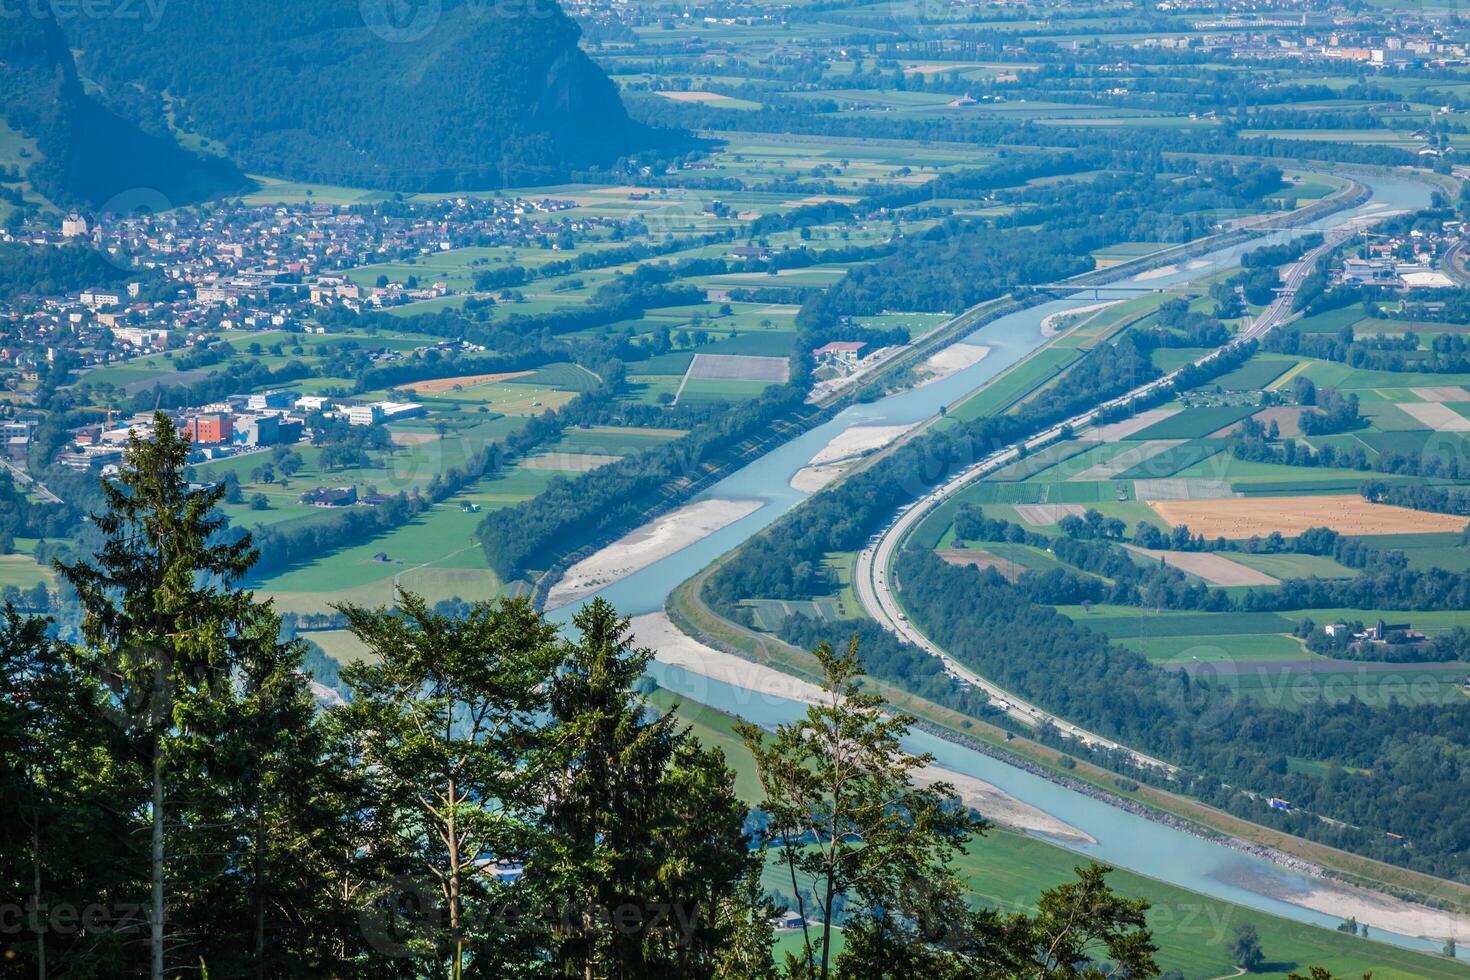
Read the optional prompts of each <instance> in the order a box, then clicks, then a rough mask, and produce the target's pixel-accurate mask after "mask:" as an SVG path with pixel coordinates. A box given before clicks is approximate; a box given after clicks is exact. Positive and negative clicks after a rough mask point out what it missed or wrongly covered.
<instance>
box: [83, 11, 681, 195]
mask: <svg viewBox="0 0 1470 980" xmlns="http://www.w3.org/2000/svg"><path fill="white" fill-rule="evenodd" d="M516 6H517V7H518V8H524V10H522V11H521V13H522V14H523V15H522V16H498V15H497V14H498V12H499V11H498V8H494V7H493V5H492V6H482V5H480V4H476V3H473V2H467V0H446V2H443V3H435V4H434V5H433V6H432V7H429V6H425V7H424V8H422V9H415V10H414V11H412V12H411V13H412V16H405V17H399V18H395V17H394V16H393V14H392V11H391V10H389V9H388V8H386V7H384V8H379V7H374V6H371V5H370V6H369V7H367V8H365V9H364V10H362V11H361V12H360V11H359V4H358V3H356V2H352V0H330V2H322V3H313V4H308V5H302V4H299V3H291V2H289V0H268V2H254V3H246V2H242V0H228V2H216V3H205V2H200V0H194V2H189V3H184V4H180V5H177V6H173V7H171V8H170V10H169V15H168V16H166V17H162V18H159V20H158V23H157V24H156V25H155V26H154V29H153V30H152V31H147V32H145V31H139V30H138V28H137V25H136V24H134V23H132V22H130V21H126V20H122V19H119V18H111V17H97V18H74V19H73V20H71V21H70V22H69V23H68V30H70V31H71V32H72V35H73V36H71V37H70V38H69V39H68V40H69V41H70V42H71V45H72V47H75V48H79V49H81V50H82V51H83V54H82V56H81V57H82V62H83V63H82V68H83V69H84V71H85V72H86V73H87V75H88V76H89V77H91V78H93V79H96V80H98V81H99V82H101V83H102V86H103V88H104V89H105V91H106V93H107V97H108V98H109V99H111V105H112V108H113V109H114V110H115V111H117V112H119V113H120V114H122V115H124V116H127V117H128V118H131V119H133V120H136V121H137V122H139V123H140V124H142V125H143V126H145V127H152V128H155V129H159V130H163V129H164V128H165V122H166V119H167V117H168V114H170V113H173V114H175V115H176V116H177V117H178V123H179V125H180V128H183V129H185V130H187V131H190V132H193V133H197V134H199V135H201V136H204V137H207V138H208V139H209V140H211V141H213V142H214V143H216V144H217V145H218V146H220V147H221V148H223V149H225V150H226V151H227V152H228V153H229V154H230V155H231V157H232V158H233V159H234V160H235V161H236V162H237V163H238V164H239V165H241V166H242V167H244V168H246V169H248V170H250V171H251V172H255V173H270V174H274V175H278V176H283V177H289V178H292V179H296V180H309V181H317V182H323V183H331V184H342V185H349V186H358V187H387V188H395V189H411V190H415V191H430V190H455V189H474V188H479V189H484V188H491V187H507V186H516V185H525V184H536V183H554V182H555V181H556V179H558V178H565V177H566V176H567V175H568V174H569V173H571V172H572V171H574V170H579V169H585V168H589V167H594V166H604V165H610V164H613V163H614V162H615V161H616V160H617V159H618V158H619V157H621V156H624V155H627V154H633V153H637V152H638V151H642V150H648V149H650V148H652V147H656V146H658V145H660V144H661V143H663V142H666V141H667V140H668V139H669V137H670V135H671V134H667V133H663V132H660V131H657V130H655V129H654V128H652V127H646V126H643V125H641V124H638V123H635V122H633V121H631V120H630V119H629V118H628V115H627V113H626V112H625V111H624V109H623V106H622V103H621V101H620V100H619V98H618V93H617V90H616V88H615V87H614V85H613V84H612V82H611V81H609V80H608V78H607V76H606V75H604V74H603V73H602V70H601V69H600V68H598V67H597V66H596V65H595V64H593V62H592V61H591V59H590V58H588V57H587V55H586V54H584V53H583V52H582V51H581V50H580V49H579V48H578V47H577V36H578V30H577V27H576V25H575V24H573V23H572V21H571V20H570V19H568V18H567V16H566V15H565V14H564V13H563V12H562V10H561V8H560V7H559V6H557V4H556V3H555V0H534V2H529V3H524V4H517V5H516ZM308 65H309V66H311V68H310V70H309V71H303V70H302V69H303V66H308Z"/></svg>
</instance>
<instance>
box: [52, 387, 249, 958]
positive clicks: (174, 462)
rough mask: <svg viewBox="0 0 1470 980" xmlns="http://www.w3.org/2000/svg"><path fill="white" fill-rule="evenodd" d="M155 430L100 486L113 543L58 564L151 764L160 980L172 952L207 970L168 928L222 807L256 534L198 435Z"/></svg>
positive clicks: (195, 939) (118, 712) (89, 652)
mask: <svg viewBox="0 0 1470 980" xmlns="http://www.w3.org/2000/svg"><path fill="white" fill-rule="evenodd" d="M153 428H154V431H153V437H152V438H151V439H144V438H141V437H140V436H139V435H138V433H137V432H134V433H133V434H132V435H131V436H130V437H129V440H128V444H127V447H126V449H125V451H124V462H123V467H122V470H121V472H120V474H119V475H118V477H117V478H116V481H115V482H111V481H104V482H103V484H102V493H103V501H104V510H103V511H102V512H101V513H98V514H94V515H92V521H93V524H94V525H95V527H96V528H97V530H98V531H99V532H100V533H101V534H102V536H103V539H104V540H103V544H102V547H101V548H100V549H99V550H98V552H97V554H96V555H95V556H94V558H93V559H92V560H91V561H90V562H82V561H78V562H75V563H71V564H66V563H58V566H57V567H58V569H59V571H60V572H61V574H62V576H63V577H64V578H65V580H66V581H67V582H69V583H70V584H71V586H72V587H73V588H74V589H75V590H76V593H77V599H78V601H79V602H80V603H81V607H82V610H83V621H82V636H83V640H84V644H83V647H82V649H81V651H80V652H79V653H80V658H81V660H82V661H83V662H84V663H85V664H86V666H87V669H88V670H89V671H90V672H91V673H92V675H93V676H94V677H96V678H98V679H99V680H100V681H101V683H102V684H103V685H104V686H105V687H106V688H107V690H108V691H109V692H110V706H111V708H112V711H113V714H114V716H115V717H116V719H117V720H118V722H119V724H120V725H121V726H122V728H123V730H124V731H125V732H126V734H127V735H128V736H129V737H130V738H131V739H132V740H133V741H134V742H135V743H136V746H137V749H138V751H139V753H140V754H141V757H142V758H143V760H144V764H145V765H146V766H147V772H148V775H147V784H148V794H147V797H146V798H145V799H144V800H141V801H140V804H141V805H140V811H141V812H145V813H146V815H147V818H146V819H147V824H148V831H149V841H150V846H149V856H148V882H149V885H148V895H149V929H150V935H149V958H150V963H149V975H150V976H151V977H152V978H153V980H162V978H163V976H164V973H165V970H166V969H167V962H168V957H169V956H170V954H174V955H177V956H179V958H180V959H186V960H188V961H195V960H197V957H198V954H199V952H200V951H201V950H202V948H203V947H201V946H199V945H198V944H199V943H200V942H202V941H203V939H204V938H205V937H203V936H183V935H177V934H175V933H174V932H172V931H171V930H170V929H169V925H168V916H169V898H168V890H169V888H170V885H171V884H177V885H179V886H180V887H182V888H187V887H188V886H187V885H186V884H185V882H186V881H188V882H192V883H194V884H199V883H200V882H201V881H203V880H205V879H206V878H207V877H208V875H207V874H206V873H203V871H204V869H203V868H201V867H198V866H194V865H192V864H191V862H190V861H189V859H188V856H187V849H186V847H185V846H184V845H183V844H182V842H181V841H180V840H179V837H180V836H185V837H186V836H187V835H188V834H189V833H190V832H191V831H192V830H194V829H195V828H196V827H198V826H200V824H201V823H202V822H207V817H206V819H205V820H204V821H201V820H199V819H196V816H198V815H214V814H216V813H217V812H218V788H217V787H215V786H213V785H212V784H210V783H209V782H208V781H207V780H206V779H205V778H204V774H205V773H206V771H207V769H208V767H209V765H210V764H211V760H210V758H209V756H210V754H211V752H212V750H213V748H214V747H215V743H214V741H213V736H215V735H217V734H218V733H219V732H220V730H221V727H222V726H221V718H220V715H219V711H218V708H217V707H216V706H215V705H214V703H213V702H214V696H215V694H216V693H217V692H218V691H220V690H222V689H224V688H225V687H226V686H227V683H228V680H229V676H230V671H231V668H232V665H233V664H234V662H235V661H236V653H237V649H238V645H239V643H240V642H241V641H240V630H241V627H242V625H243V624H244V622H245V620H246V617H247V614H248V611H249V606H250V602H249V597H248V596H247V594H245V593H243V592H241V591H239V590H238V589H235V588H234V587H233V586H234V583H235V582H237V581H238V580H239V579H240V577H241V576H242V575H244V573H245V571H246V569H247V568H248V567H249V565H250V562H251V558H252V553H251V550H250V542H249V539H248V537H238V538H236V539H234V540H229V539H227V537H226V536H225V535H224V534H223V533H222V532H223V531H224V519H223V517H221V516H220V515H219V514H218V513H217V512H216V511H215V509H214V508H215V504H217V503H218V502H219V500H220V498H221V497H222V496H223V494H224V489H223V487H214V488H202V489H199V488H193V487H191V486H190V483H189V481H188V479H187V478H186V476H185V471H186V468H187V465H188V456H189V441H188V438H187V437H186V436H185V435H184V434H183V433H181V432H180V431H179V429H178V428H177V427H176V426H175V425H174V423H173V421H172V420H171V419H170V418H169V417H168V416H167V415H164V414H163V413H156V414H155V416H154V423H153ZM175 806H177V810H176V811H175ZM171 878H173V879H174V880H173V881H172V882H171V880H170V879H171ZM186 949H187V952H186V951H185V950H186Z"/></svg>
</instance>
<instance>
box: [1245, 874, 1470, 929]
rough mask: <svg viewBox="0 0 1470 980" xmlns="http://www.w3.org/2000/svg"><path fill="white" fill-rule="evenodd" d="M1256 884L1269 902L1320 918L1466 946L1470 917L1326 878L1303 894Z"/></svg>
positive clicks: (1269, 884)
mask: <svg viewBox="0 0 1470 980" xmlns="http://www.w3.org/2000/svg"><path fill="white" fill-rule="evenodd" d="M1260 884H1261V885H1262V887H1261V890H1262V891H1265V892H1266V893H1268V894H1270V895H1271V897H1273V898H1279V899H1281V900H1282V901H1284V902H1290V903H1292V904H1293V905H1300V906H1303V907H1304V908H1309V909H1312V910H1313V911H1316V912H1321V913H1323V914H1324V915H1331V916H1334V917H1337V918H1342V919H1346V918H1348V917H1352V918H1354V919H1357V920H1358V922H1359V923H1361V924H1363V925H1366V926H1367V927H1368V928H1369V929H1383V930H1386V931H1388V932H1396V933H1398V934H1399V935H1401V936H1418V937H1419V938H1421V939H1429V940H1432V941H1434V942H1443V941H1444V940H1445V939H1447V938H1449V937H1450V936H1453V937H1454V939H1455V942H1456V943H1460V944H1462V945H1463V944H1464V943H1466V942H1470V917H1467V916H1464V915H1457V914H1456V913H1454V912H1446V911H1443V910H1441V909H1432V908H1430V907H1429V906H1427V905H1420V904H1418V903H1417V902H1409V901H1405V900H1404V899H1401V898H1394V897H1393V896H1391V895H1384V894H1382V893H1381V892H1373V891H1369V890H1367V889H1366V888H1359V887H1357V886H1355V885H1348V884H1344V883H1342V882H1338V881H1333V880H1331V879H1327V878H1324V879H1321V880H1319V881H1316V882H1314V883H1313V884H1312V886H1311V888H1310V889H1309V890H1307V891H1305V892H1302V891H1297V890H1294V889H1291V888H1288V887H1284V886H1282V885H1280V884H1276V885H1273V884H1272V883H1270V882H1263V883H1260Z"/></svg>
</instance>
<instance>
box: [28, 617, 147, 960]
mask: <svg viewBox="0 0 1470 980" xmlns="http://www.w3.org/2000/svg"><path fill="white" fill-rule="evenodd" d="M47 627H48V620H46V619H44V618H41V617H23V616H20V615H19V614H17V613H16V611H15V610H14V609H13V608H10V607H7V608H6V609H5V610H4V611H3V612H0V893H3V894H4V895H6V896H10V899H9V900H11V901H18V902H20V904H21V905H22V906H23V915H22V921H21V922H20V923H19V925H20V928H21V930H22V931H21V933H20V934H18V935H16V936H14V937H12V938H11V939H10V940H9V942H8V944H7V946H8V950H9V951H10V953H11V954H12V955H15V956H18V957H19V958H20V960H21V962H22V963H26V964H28V966H29V967H30V969H29V970H28V971H27V972H29V973H31V974H32V975H35V976H41V977H45V976H70V975H73V974H76V973H84V974H87V975H96V974H99V973H123V972H127V971H128V970H130V969H132V968H133V967H134V966H135V965H136V962H135V961H134V960H133V959H132V958H131V957H130V954H129V951H128V948H127V947H128V945H129V943H130V941H135V940H136V939H137V930H139V929H141V927H142V922H141V920H140V919H138V918H137V917H135V916H124V918H125V919H129V920H131V921H118V920H117V918H115V917H114V916H112V915H109V916H108V921H107V927H106V928H94V929H89V930H73V929H69V928H68V929H65V930H53V929H52V927H51V923H50V921H49V920H50V911H51V910H52V909H54V908H59V907H62V906H65V907H70V908H77V909H83V908H101V909H105V910H113V911H117V910H120V909H121V908H122V905H123V903H126V902H127V900H128V899H129V898H130V897H131V896H132V895H134V894H136V892H135V889H136V888H137V887H138V884H139V882H140V880H141V879H140V878H139V877H138V876H136V875H134V874H132V873H131V869H132V867H133V866H134V864H133V861H132V860H131V858H132V857H133V856H134V855H135V854H136V847H135V845H134V843H133V840H132V835H131V834H130V833H129V832H128V831H129V829H130V827H129V823H128V820H127V817H126V815H125V807H126V806H127V805H128V800H127V798H126V796H125V795H124V794H122V793H120V792H119V787H121V786H124V785H126V784H127V783H128V782H129V781H130V779H131V778H132V777H133V776H134V775H135V773H134V772H133V771H131V770H130V769H129V768H128V767H127V766H126V765H123V766H121V767H119V766H118V765H116V764H115V763H113V761H112V759H111V754H112V749H114V748H115V746H113V745H110V744H109V743H110V742H111V741H113V740H114V737H115V736H116V731H115V730H113V729H111V728H110V727H109V726H107V724H106V723H105V722H104V721H102V719H101V717H100V705H99V693H98V691H97V688H96V686H95V685H94V684H93V683H91V681H90V678H88V677H86V676H85V675H83V674H80V673H78V672H77V671H76V670H74V669H73V668H72V666H71V664H70V662H69V661H68V660H67V658H66V657H65V652H64V650H63V649H62V648H61V645H60V644H58V643H56V642H55V641H53V640H51V639H50V638H49V637H48V636H47Z"/></svg>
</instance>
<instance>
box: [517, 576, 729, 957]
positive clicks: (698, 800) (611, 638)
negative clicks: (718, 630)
mask: <svg viewBox="0 0 1470 980" xmlns="http://www.w3.org/2000/svg"><path fill="white" fill-rule="evenodd" d="M572 623H573V626H574V628H575V629H576V630H577V631H578V634H579V635H578V636H577V637H576V638H575V639H572V640H569V641H567V642H566V643H565V648H564V651H563V666H562V669H561V670H560V671H559V672H558V674H557V676H556V678H555V680H554V681H553V682H552V685H551V718H552V723H553V731H554V738H555V740H556V751H557V753H558V765H557V767H556V769H555V778H554V779H553V780H552V782H551V785H550V787H549V792H548V798H547V802H546V807H545V814H544V822H545V828H546V831H547V833H548V835H549V838H550V841H549V846H548V848H547V849H546V851H545V852H543V853H542V854H541V855H538V857H537V859H536V860H535V861H534V862H533V863H532V864H531V865H528V867H527V873H528V874H533V875H534V876H535V877H536V878H538V879H539V880H540V881H542V882H543V883H544V887H545V888H546V890H547V893H548V897H549V899H550V901H551V902H553V903H554V907H555V908H556V909H557V910H558V912H559V919H558V922H557V924H556V928H555V930H554V932H553V935H552V940H551V948H550V950H549V955H550V957H551V960H552V962H553V963H554V964H556V965H557V968H558V971H559V972H560V973H562V974H563V975H566V976H583V977H587V978H589V980H590V978H592V977H598V978H604V977H605V978H609V980H658V978H665V977H667V978H674V977H679V978H695V980H697V978H699V977H704V976H710V975H711V974H712V973H713V971H714V968H715V960H716V958H717V956H718V954H719V952H720V951H721V949H722V948H723V946H724V945H725V941H726V937H727V936H728V935H729V934H730V931H731V929H732V928H733V926H734V920H733V917H727V918H724V919H722V918H721V917H720V916H719V914H718V912H719V909H720V908H721V906H722V905H723V904H724V903H725V902H726V901H727V900H728V899H730V898H731V896H733V895H734V894H735V892H736V890H737V888H738V886H739V883H740V882H741V881H742V880H743V879H744V877H745V875H746V873H747V871H748V869H749V867H750V862H751V860H752V856H751V854H750V853H749V852H748V850H747V848H746V846H745V839H744V836H743V834H742V826H743V823H744V818H745V807H744V806H743V805H742V804H741V803H740V802H739V800H738V799H736V797H735V795H734V790H733V785H734V779H733V774H732V773H731V772H730V770H729V769H728V767H727V766H726V765H725V761H724V757H723V754H722V753H720V752H719V751H718V750H707V749H705V748H704V747H702V746H701V745H700V744H699V743H698V741H697V740H695V739H693V738H692V737H691V736H690V735H689V733H688V731H687V729H686V730H681V729H679V728H678V727H677V715H676V714H675V713H674V712H669V713H667V714H664V715H662V716H657V715H655V714H653V713H652V712H651V711H650V710H649V709H648V707H647V704H646V702H645V700H644V698H643V697H642V695H640V694H638V693H637V688H636V685H637V683H638V679H639V678H640V677H641V676H642V674H643V672H644V670H645V669H646V668H647V666H648V663H649V661H650V660H651V659H652V656H653V654H652V652H651V651H649V650H644V649H638V648H636V647H635V646H634V645H633V637H632V634H631V628H630V624H629V621H628V620H627V619H625V618H621V617H619V616H618V615H617V613H616V612H615V611H614V610H613V608H612V606H610V605H608V604H607V603H606V602H605V601H603V600H601V599H596V600H594V601H593V602H591V603H589V604H588V605H587V606H585V607H583V608H582V609H581V610H580V611H579V612H578V613H577V615H576V616H575V617H574V618H573V620H572Z"/></svg>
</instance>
